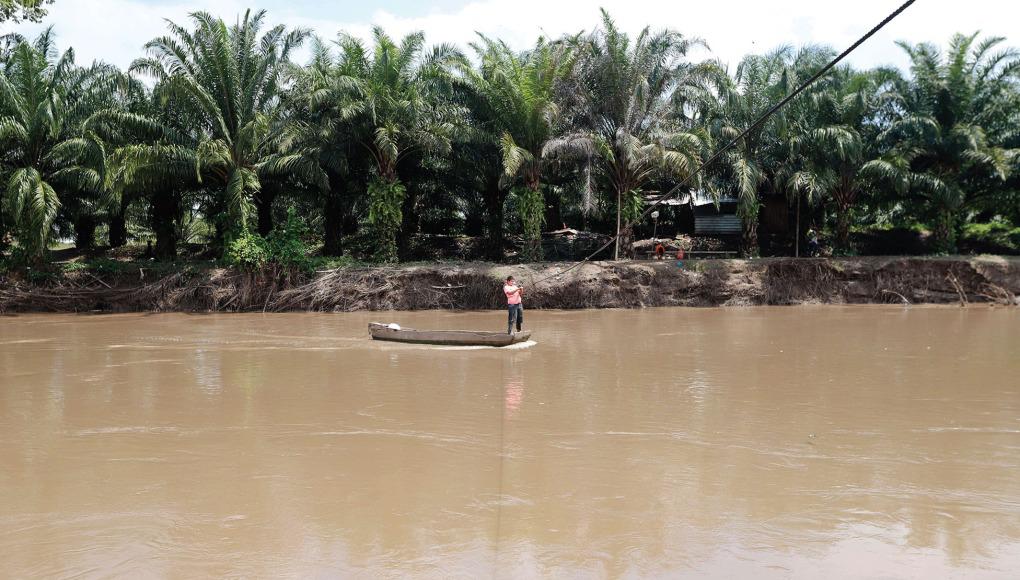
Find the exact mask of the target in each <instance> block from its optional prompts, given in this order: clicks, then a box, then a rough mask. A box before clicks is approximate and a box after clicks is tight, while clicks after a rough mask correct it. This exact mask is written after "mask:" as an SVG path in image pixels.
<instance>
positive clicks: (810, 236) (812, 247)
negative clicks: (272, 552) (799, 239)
mask: <svg viewBox="0 0 1020 580" xmlns="http://www.w3.org/2000/svg"><path fill="white" fill-rule="evenodd" d="M807 251H808V256H811V257H814V256H817V255H818V254H819V252H820V246H819V244H818V232H816V231H815V230H814V229H810V230H808V231H807Z"/></svg>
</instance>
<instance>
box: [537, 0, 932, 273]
mask: <svg viewBox="0 0 1020 580" xmlns="http://www.w3.org/2000/svg"><path fill="white" fill-rule="evenodd" d="M915 1H916V0H907V1H906V2H904V3H903V4H901V5H900V7H899V8H897V9H896V10H895V11H893V12H892V13H891V14H889V15H888V16H886V17H885V19H883V20H882V21H881V22H879V23H878V24H877V25H876V26H875V27H874V28H872V29H871V30H869V31H868V33H867V34H865V35H864V36H862V37H860V38H859V39H857V42H854V43H853V44H852V45H850V47H849V48H847V49H846V50H844V51H843V52H842V53H840V54H839V56H837V57H836V58H834V59H832V61H830V62H829V64H827V65H825V66H824V67H823V68H822V69H821V70H819V71H818V72H816V73H815V74H814V75H813V76H812V77H811V78H809V79H808V80H807V81H805V82H804V83H802V84H801V85H800V86H799V87H797V88H796V89H795V90H794V91H793V92H792V93H790V94H789V95H787V96H786V97H785V98H783V99H782V100H781V101H779V102H778V103H776V104H775V105H773V106H772V107H770V108H769V109H768V110H767V111H765V112H764V113H763V114H762V115H761V116H760V117H758V119H757V120H756V121H755V122H754V123H751V125H750V126H749V127H747V128H746V129H744V131H743V132H742V133H740V134H739V135H737V136H736V137H734V138H733V140H731V141H730V142H729V143H727V144H726V145H725V146H723V147H722V148H721V149H719V150H718V151H716V152H715V153H713V154H712V156H711V157H709V158H708V160H707V161H705V162H704V163H702V164H701V166H700V167H698V168H697V169H695V170H694V172H692V173H691V174H690V175H688V176H687V177H686V178H684V179H683V181H681V182H680V183H678V184H676V185H675V186H673V188H672V189H670V190H669V191H667V192H666V193H664V194H662V195H660V196H659V197H657V198H655V200H654V201H653V202H652V204H651V205H649V206H648V208H647V209H646V210H645V211H644V213H642V214H641V215H640V216H638V217H637V218H636V219H634V220H631V221H629V222H627V224H626V225H625V226H624V227H623V228H622V230H621V231H626V230H629V229H630V228H631V227H633V226H634V225H635V224H637V223H639V222H641V221H644V219H645V218H647V217H648V216H649V214H651V213H652V212H653V211H654V210H655V208H656V207H658V206H659V205H660V204H662V202H664V201H666V200H667V199H670V198H672V197H674V196H676V194H677V193H679V192H680V191H681V190H682V189H683V188H684V187H686V186H687V184H688V183H690V181H691V179H693V178H694V177H695V176H697V175H698V174H699V173H701V172H702V171H704V170H705V168H706V167H709V166H710V165H712V164H713V163H715V162H716V161H718V160H719V158H720V157H722V156H723V154H724V153H726V152H727V151H729V150H730V149H732V148H734V147H735V146H736V145H737V144H738V143H739V142H740V141H742V140H743V139H744V138H745V137H747V135H748V134H750V133H751V132H752V131H754V130H755V129H757V128H759V127H761V126H762V125H763V124H765V121H767V120H768V119H769V117H771V116H772V115H775V114H776V113H777V112H779V110H780V109H782V108H783V107H785V106H786V105H787V104H789V103H790V101H792V100H793V99H795V98H797V96H798V95H800V94H801V93H802V92H804V91H805V90H807V88H808V87H810V86H811V85H813V84H814V83H815V82H816V81H817V80H818V79H820V78H822V77H823V76H825V74H826V73H828V72H829V71H830V70H832V69H833V67H835V66H836V65H837V64H839V63H840V62H841V61H843V59H845V58H846V57H847V56H849V55H850V53H852V52H853V51H855V50H857V48H858V47H860V46H861V45H862V44H864V43H865V42H866V41H867V40H868V39H870V38H871V37H872V36H874V35H875V34H876V33H878V31H880V30H882V29H883V28H885V27H886V25H888V24H889V23H890V22H892V21H893V20H895V19H896V17H898V16H899V15H900V14H902V13H903V12H904V11H905V10H906V9H907V8H909V7H910V6H911V5H912V4H913V3H914V2H915ZM619 238H620V232H617V233H616V235H615V236H613V238H612V239H610V240H609V241H608V242H606V243H605V244H603V245H602V247H600V248H599V249H597V250H595V251H594V252H592V253H591V255H589V256H588V257H586V258H585V259H583V260H581V261H580V262H577V263H576V264H573V265H571V266H570V267H568V268H567V269H566V270H563V271H562V272H559V273H556V274H550V275H549V276H545V277H544V278H540V279H539V280H538V281H537V282H533V283H532V284H533V285H537V284H540V283H542V282H544V281H546V280H549V279H551V278H556V277H559V276H562V275H564V274H566V273H567V272H570V271H571V270H574V269H575V268H577V267H579V266H581V265H583V264H585V263H587V262H590V261H591V260H592V258H594V257H595V256H597V255H598V254H600V253H602V252H603V251H605V250H606V249H607V248H609V246H611V245H613V244H614V243H616V241H617V240H618V239H619Z"/></svg>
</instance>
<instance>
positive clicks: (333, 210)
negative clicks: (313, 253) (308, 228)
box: [322, 190, 344, 256]
mask: <svg viewBox="0 0 1020 580" xmlns="http://www.w3.org/2000/svg"><path fill="white" fill-rule="evenodd" d="M338 206H339V200H337V193H336V192H335V191H332V190H330V191H329V192H328V193H326V202H325V204H323V208H322V214H323V236H322V241H323V246H322V253H323V254H325V255H327V256H340V255H343V250H344V248H343V216H341V215H340V208H339V207H338Z"/></svg>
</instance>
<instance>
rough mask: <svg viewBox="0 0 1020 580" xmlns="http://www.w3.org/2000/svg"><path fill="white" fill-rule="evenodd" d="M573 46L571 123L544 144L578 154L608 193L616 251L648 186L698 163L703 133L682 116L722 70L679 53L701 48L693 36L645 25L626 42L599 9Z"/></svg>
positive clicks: (682, 175)
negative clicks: (590, 28) (598, 21)
mask: <svg viewBox="0 0 1020 580" xmlns="http://www.w3.org/2000/svg"><path fill="white" fill-rule="evenodd" d="M581 46H582V48H581V53H580V54H581V63H580V67H579V68H580V71H579V74H578V82H577V83H576V84H574V85H573V88H574V89H575V90H576V94H575V95H574V96H572V100H573V101H575V103H574V107H573V109H574V110H573V111H572V117H573V119H572V121H573V125H574V127H575V130H574V132H573V133H571V134H568V135H566V136H565V137H564V138H561V139H557V140H554V141H553V142H551V143H550V144H549V146H548V148H547V150H548V151H551V152H555V153H564V154H568V155H571V156H574V157H577V156H579V155H581V156H584V157H586V158H587V159H588V160H590V161H589V162H590V163H591V166H592V170H593V176H594V177H595V179H596V180H597V181H598V182H600V183H601V184H602V188H603V190H608V192H609V193H611V194H612V195H613V196H614V197H615V204H616V233H617V240H616V249H615V252H614V258H619V253H620V246H621V243H622V245H623V247H624V252H625V254H627V255H630V254H631V253H632V250H631V247H632V246H631V241H632V239H631V238H632V237H633V236H632V232H631V230H630V228H626V229H625V231H622V232H621V222H622V221H627V222H629V221H630V220H632V219H634V218H636V217H637V215H639V214H640V213H641V209H642V208H641V204H642V203H643V196H642V193H643V192H644V191H645V190H646V188H647V187H648V185H649V184H650V183H651V182H652V181H654V180H657V179H663V178H669V179H673V180H683V179H686V178H687V177H689V176H690V175H691V174H692V173H693V172H694V171H695V170H696V169H697V168H698V166H699V165H700V162H701V157H702V155H703V154H704V153H705V152H706V151H707V149H708V147H709V136H708V134H707V132H705V131H704V130H703V129H700V128H697V127H695V124H694V123H693V120H692V119H691V118H689V115H690V114H691V113H693V112H694V111H697V110H700V109H702V108H703V107H704V106H705V104H706V103H707V102H709V101H711V100H713V99H714V95H713V92H712V87H713V86H714V85H715V84H717V83H718V82H719V80H720V78H721V77H722V76H724V74H725V73H724V72H723V71H722V69H721V67H719V65H718V64H717V63H716V62H714V61H706V62H701V63H692V62H689V61H687V60H686V57H687V54H688V53H689V51H690V50H691V49H694V48H697V47H703V48H707V47H706V46H705V44H704V42H703V41H701V40H700V39H696V38H685V37H684V36H683V35H681V34H680V33H678V32H674V31H670V30H664V31H661V32H656V33H652V32H651V31H650V29H649V28H645V29H644V30H642V31H641V33H640V34H638V36H637V38H636V39H634V41H633V43H631V39H630V38H629V37H628V36H627V35H626V34H624V33H623V32H621V31H620V30H619V29H618V28H617V27H616V24H615V23H614V22H613V20H612V19H611V18H610V17H609V14H608V13H607V12H606V11H605V10H603V11H602V29H601V30H597V31H595V32H593V33H592V34H590V35H588V36H587V37H586V38H585V39H584V41H583V42H582V44H581ZM588 205H590V203H589V204H588ZM621 234H622V235H621Z"/></svg>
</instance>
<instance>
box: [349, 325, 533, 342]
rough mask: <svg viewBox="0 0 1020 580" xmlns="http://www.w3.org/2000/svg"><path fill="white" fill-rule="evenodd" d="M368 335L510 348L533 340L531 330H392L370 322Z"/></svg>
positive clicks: (388, 338) (386, 326)
mask: <svg viewBox="0 0 1020 580" xmlns="http://www.w3.org/2000/svg"><path fill="white" fill-rule="evenodd" d="M368 333H369V334H371V335H372V338H373V339H375V340H390V341H393V342H410V343H414V344H439V345H446V346H510V345H511V344H517V343H519V342H524V341H526V340H528V339H530V338H531V331H530V330H524V331H521V332H518V333H516V334H507V333H505V332H485V331H480V330H415V329H413V328H390V326H389V325H388V324H382V323H379V322H370V323H369V324H368Z"/></svg>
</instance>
